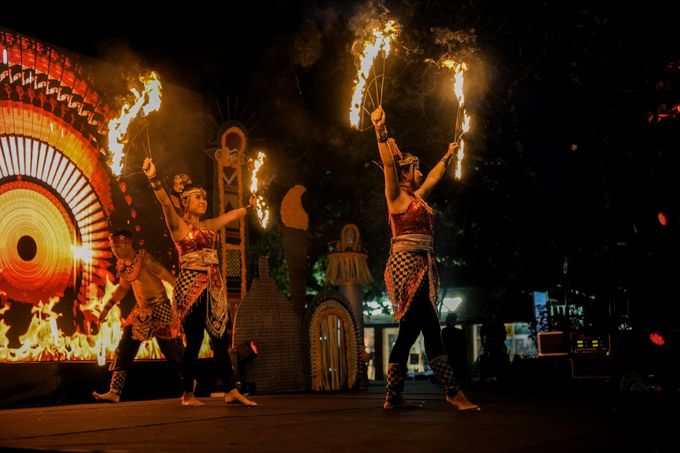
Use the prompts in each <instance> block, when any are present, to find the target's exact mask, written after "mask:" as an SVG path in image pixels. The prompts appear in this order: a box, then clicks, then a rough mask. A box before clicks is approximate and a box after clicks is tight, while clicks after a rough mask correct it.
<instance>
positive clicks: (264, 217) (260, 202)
mask: <svg viewBox="0 0 680 453" xmlns="http://www.w3.org/2000/svg"><path fill="white" fill-rule="evenodd" d="M266 157H267V156H266V155H265V154H264V153H263V152H262V151H259V152H258V153H257V158H256V159H255V160H253V171H252V173H251V174H250V193H252V194H253V195H255V198H256V199H257V204H256V205H255V213H256V214H257V218H258V220H259V221H260V225H262V226H263V227H264V228H266V227H267V224H268V223H269V209H268V208H267V202H266V201H265V199H264V197H263V196H262V195H259V194H258V193H257V191H258V180H257V172H258V171H260V168H261V167H262V166H263V165H264V160H265V158H266Z"/></svg>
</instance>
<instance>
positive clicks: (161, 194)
mask: <svg viewBox="0 0 680 453" xmlns="http://www.w3.org/2000/svg"><path fill="white" fill-rule="evenodd" d="M142 170H143V171H144V174H145V175H146V177H147V178H149V185H150V186H151V189H152V190H153V193H154V195H155V196H156V199H157V200H158V201H159V202H160V204H161V207H162V208H163V215H164V217H165V224H166V225H167V226H168V229H169V230H170V235H171V236H172V239H173V240H174V241H179V240H180V239H182V238H184V236H186V235H187V233H188V232H189V228H188V227H187V225H186V223H185V222H184V220H182V218H181V217H180V216H179V215H178V214H177V211H175V207H174V206H173V204H172V200H170V196H169V195H168V193H167V192H166V191H165V188H163V184H162V183H161V179H160V177H158V175H157V174H156V164H154V163H153V160H151V158H150V157H147V158H146V159H144V164H143V165H142Z"/></svg>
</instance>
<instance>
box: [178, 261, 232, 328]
mask: <svg viewBox="0 0 680 453" xmlns="http://www.w3.org/2000/svg"><path fill="white" fill-rule="evenodd" d="M205 290H207V291H208V294H209V295H210V300H209V304H208V313H207V318H206V320H205V328H206V329H207V330H208V333H209V334H210V335H211V336H212V337H217V338H219V337H221V336H222V335H223V334H224V331H225V330H226V328H227V321H228V320H229V311H228V309H227V291H226V288H225V286H224V284H223V283H222V277H221V275H220V271H219V269H218V267H217V266H210V270H209V271H208V272H201V271H194V270H191V269H180V271H179V275H178V276H177V281H176V283H175V293H174V297H173V301H172V306H173V309H174V310H175V313H176V316H177V320H178V322H179V323H180V324H181V323H182V321H184V318H186V317H187V315H188V314H189V312H190V311H191V308H192V307H193V306H194V303H195V302H196V301H197V300H198V297H199V296H200V295H201V293H202V292H203V291H205Z"/></svg>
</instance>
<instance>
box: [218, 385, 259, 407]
mask: <svg viewBox="0 0 680 453" xmlns="http://www.w3.org/2000/svg"><path fill="white" fill-rule="evenodd" d="M224 402H225V403H228V404H243V405H244V406H257V403H256V402H255V401H251V400H249V399H248V398H246V397H245V396H243V395H241V392H239V391H238V389H231V391H230V392H228V393H227V394H226V395H224Z"/></svg>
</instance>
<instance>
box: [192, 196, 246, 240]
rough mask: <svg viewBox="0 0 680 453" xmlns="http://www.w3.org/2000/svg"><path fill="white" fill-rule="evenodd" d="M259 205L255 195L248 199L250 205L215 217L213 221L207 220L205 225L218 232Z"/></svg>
mask: <svg viewBox="0 0 680 453" xmlns="http://www.w3.org/2000/svg"><path fill="white" fill-rule="evenodd" d="M256 203H257V198H256V197H255V195H251V196H250V198H249V199H248V204H247V205H246V206H244V207H242V208H236V209H232V210H231V211H228V212H225V213H224V214H222V215H220V216H217V217H214V218H212V219H208V220H205V221H204V222H203V224H204V225H205V226H207V227H208V228H209V229H211V230H213V231H217V230H219V229H220V228H222V227H224V226H226V225H228V224H230V223H231V222H233V221H234V220H238V219H240V218H242V217H245V216H246V215H247V214H248V212H249V211H250V210H251V209H252V208H254V207H255V204H256Z"/></svg>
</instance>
